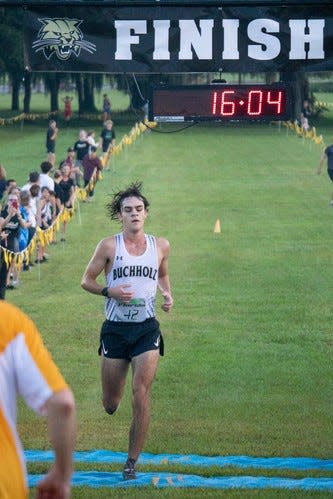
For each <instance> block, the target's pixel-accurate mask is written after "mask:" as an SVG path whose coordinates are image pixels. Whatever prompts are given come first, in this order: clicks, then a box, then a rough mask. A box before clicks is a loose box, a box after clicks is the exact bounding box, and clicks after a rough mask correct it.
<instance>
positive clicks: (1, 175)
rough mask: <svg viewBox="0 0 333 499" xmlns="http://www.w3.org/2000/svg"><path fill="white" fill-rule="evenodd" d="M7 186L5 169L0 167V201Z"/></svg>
mask: <svg viewBox="0 0 333 499" xmlns="http://www.w3.org/2000/svg"><path fill="white" fill-rule="evenodd" d="M6 187H7V184H6V170H5V167H4V166H2V165H0V201H1V199H2V197H3V195H4V192H5V190H6Z"/></svg>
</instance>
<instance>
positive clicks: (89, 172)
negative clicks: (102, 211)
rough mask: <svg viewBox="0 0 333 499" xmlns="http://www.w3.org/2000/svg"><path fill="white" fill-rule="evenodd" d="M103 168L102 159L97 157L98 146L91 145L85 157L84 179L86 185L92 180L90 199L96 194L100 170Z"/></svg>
mask: <svg viewBox="0 0 333 499" xmlns="http://www.w3.org/2000/svg"><path fill="white" fill-rule="evenodd" d="M101 170H102V163H101V160H100V159H99V158H98V157H97V153H96V147H91V148H90V151H89V153H88V154H86V155H85V157H84V158H83V179H84V186H85V187H87V186H88V184H89V183H90V181H92V183H93V185H92V186H91V188H90V190H89V193H88V201H92V199H93V196H94V186H95V183H96V181H97V180H98V175H99V172H100V171H101Z"/></svg>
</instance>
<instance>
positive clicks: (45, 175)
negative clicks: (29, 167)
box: [39, 161, 54, 191]
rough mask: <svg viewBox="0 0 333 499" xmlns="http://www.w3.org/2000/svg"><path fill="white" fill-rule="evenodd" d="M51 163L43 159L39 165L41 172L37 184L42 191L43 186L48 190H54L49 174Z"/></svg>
mask: <svg viewBox="0 0 333 499" xmlns="http://www.w3.org/2000/svg"><path fill="white" fill-rule="evenodd" d="M52 168H53V167H52V164H51V163H50V162H49V161H43V162H42V163H41V165H40V169H41V171H42V173H41V174H40V175H39V185H40V190H41V191H42V189H43V187H47V188H48V189H49V190H50V191H54V180H53V178H51V176H50V172H51V170H52Z"/></svg>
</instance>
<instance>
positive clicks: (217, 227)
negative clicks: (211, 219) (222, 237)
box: [214, 219, 221, 233]
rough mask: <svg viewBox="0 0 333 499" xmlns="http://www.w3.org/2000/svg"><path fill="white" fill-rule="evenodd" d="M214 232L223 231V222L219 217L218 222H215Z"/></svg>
mask: <svg viewBox="0 0 333 499" xmlns="http://www.w3.org/2000/svg"><path fill="white" fill-rule="evenodd" d="M214 232H215V233H219V232H221V222H220V220H219V219H217V220H216V222H215V226H214Z"/></svg>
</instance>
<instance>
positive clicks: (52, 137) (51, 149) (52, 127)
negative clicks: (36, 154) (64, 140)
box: [46, 120, 59, 167]
mask: <svg viewBox="0 0 333 499" xmlns="http://www.w3.org/2000/svg"><path fill="white" fill-rule="evenodd" d="M58 131H59V130H58V128H57V123H56V121H55V120H51V121H50V122H49V127H48V129H47V132H46V151H47V160H48V161H49V162H50V163H51V165H52V167H53V166H54V165H55V158H56V156H55V144H56V140H57V137H58Z"/></svg>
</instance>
